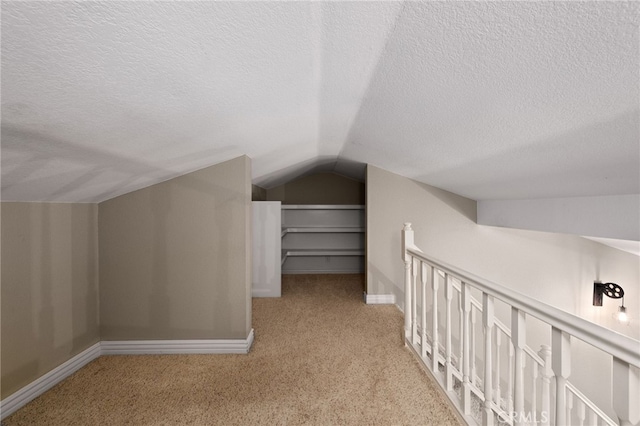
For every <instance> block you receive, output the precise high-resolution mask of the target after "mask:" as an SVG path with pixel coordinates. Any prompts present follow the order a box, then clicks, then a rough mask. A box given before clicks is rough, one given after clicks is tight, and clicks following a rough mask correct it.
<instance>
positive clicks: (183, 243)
mask: <svg viewBox="0 0 640 426" xmlns="http://www.w3.org/2000/svg"><path fill="white" fill-rule="evenodd" d="M250 231H251V163H250V159H249V158H248V157H246V156H243V157H239V158H236V159H233V160H230V161H227V162H224V163H221V164H218V165H215V166H212V167H208V168H206V169H202V170H199V171H196V172H193V173H190V174H188V175H184V176H181V177H178V178H175V179H172V180H170V181H167V182H163V183H160V184H157V185H154V186H151V187H148V188H144V189H141V190H139V191H135V192H132V193H129V194H126V195H123V196H120V197H117V198H114V199H111V200H108V201H105V202H103V203H100V204H99V237H100V238H99V245H100V328H101V338H102V340H137V339H145V340H148V339H225V338H230V339H234V338H239V339H240V338H241V339H245V338H246V337H247V335H248V334H249V332H250V330H251V232H250Z"/></svg>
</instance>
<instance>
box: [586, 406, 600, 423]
mask: <svg viewBox="0 0 640 426" xmlns="http://www.w3.org/2000/svg"><path fill="white" fill-rule="evenodd" d="M587 424H588V425H589V426H598V416H597V415H596V412H595V411H593V410H591V409H589V410H588V413H587Z"/></svg>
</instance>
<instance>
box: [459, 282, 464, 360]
mask: <svg viewBox="0 0 640 426" xmlns="http://www.w3.org/2000/svg"><path fill="white" fill-rule="evenodd" d="M461 285H462V284H461ZM458 311H459V316H458V333H459V334H458V343H459V344H460V348H459V349H460V352H459V354H458V370H459V371H460V373H462V360H463V359H464V353H463V351H464V343H463V340H464V339H463V336H464V308H463V304H462V290H460V294H459V295H458Z"/></svg>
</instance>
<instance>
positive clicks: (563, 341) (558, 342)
mask: <svg viewBox="0 0 640 426" xmlns="http://www.w3.org/2000/svg"><path fill="white" fill-rule="evenodd" d="M551 366H552V368H553V372H554V374H555V376H556V423H555V424H556V425H558V426H560V425H566V424H568V423H569V420H570V419H568V418H567V411H566V410H567V378H568V377H569V375H570V374H571V340H570V336H569V334H567V333H565V332H564V331H562V330H560V329H558V328H555V327H552V328H551Z"/></svg>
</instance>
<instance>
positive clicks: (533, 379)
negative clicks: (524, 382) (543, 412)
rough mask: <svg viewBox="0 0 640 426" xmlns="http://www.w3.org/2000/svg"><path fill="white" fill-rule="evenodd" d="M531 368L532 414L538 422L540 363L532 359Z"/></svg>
mask: <svg viewBox="0 0 640 426" xmlns="http://www.w3.org/2000/svg"><path fill="white" fill-rule="evenodd" d="M532 365H533V367H532V368H531V388H532V389H531V415H532V416H533V423H534V424H537V423H538V414H537V413H538V363H537V362H536V361H535V360H532Z"/></svg>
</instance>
